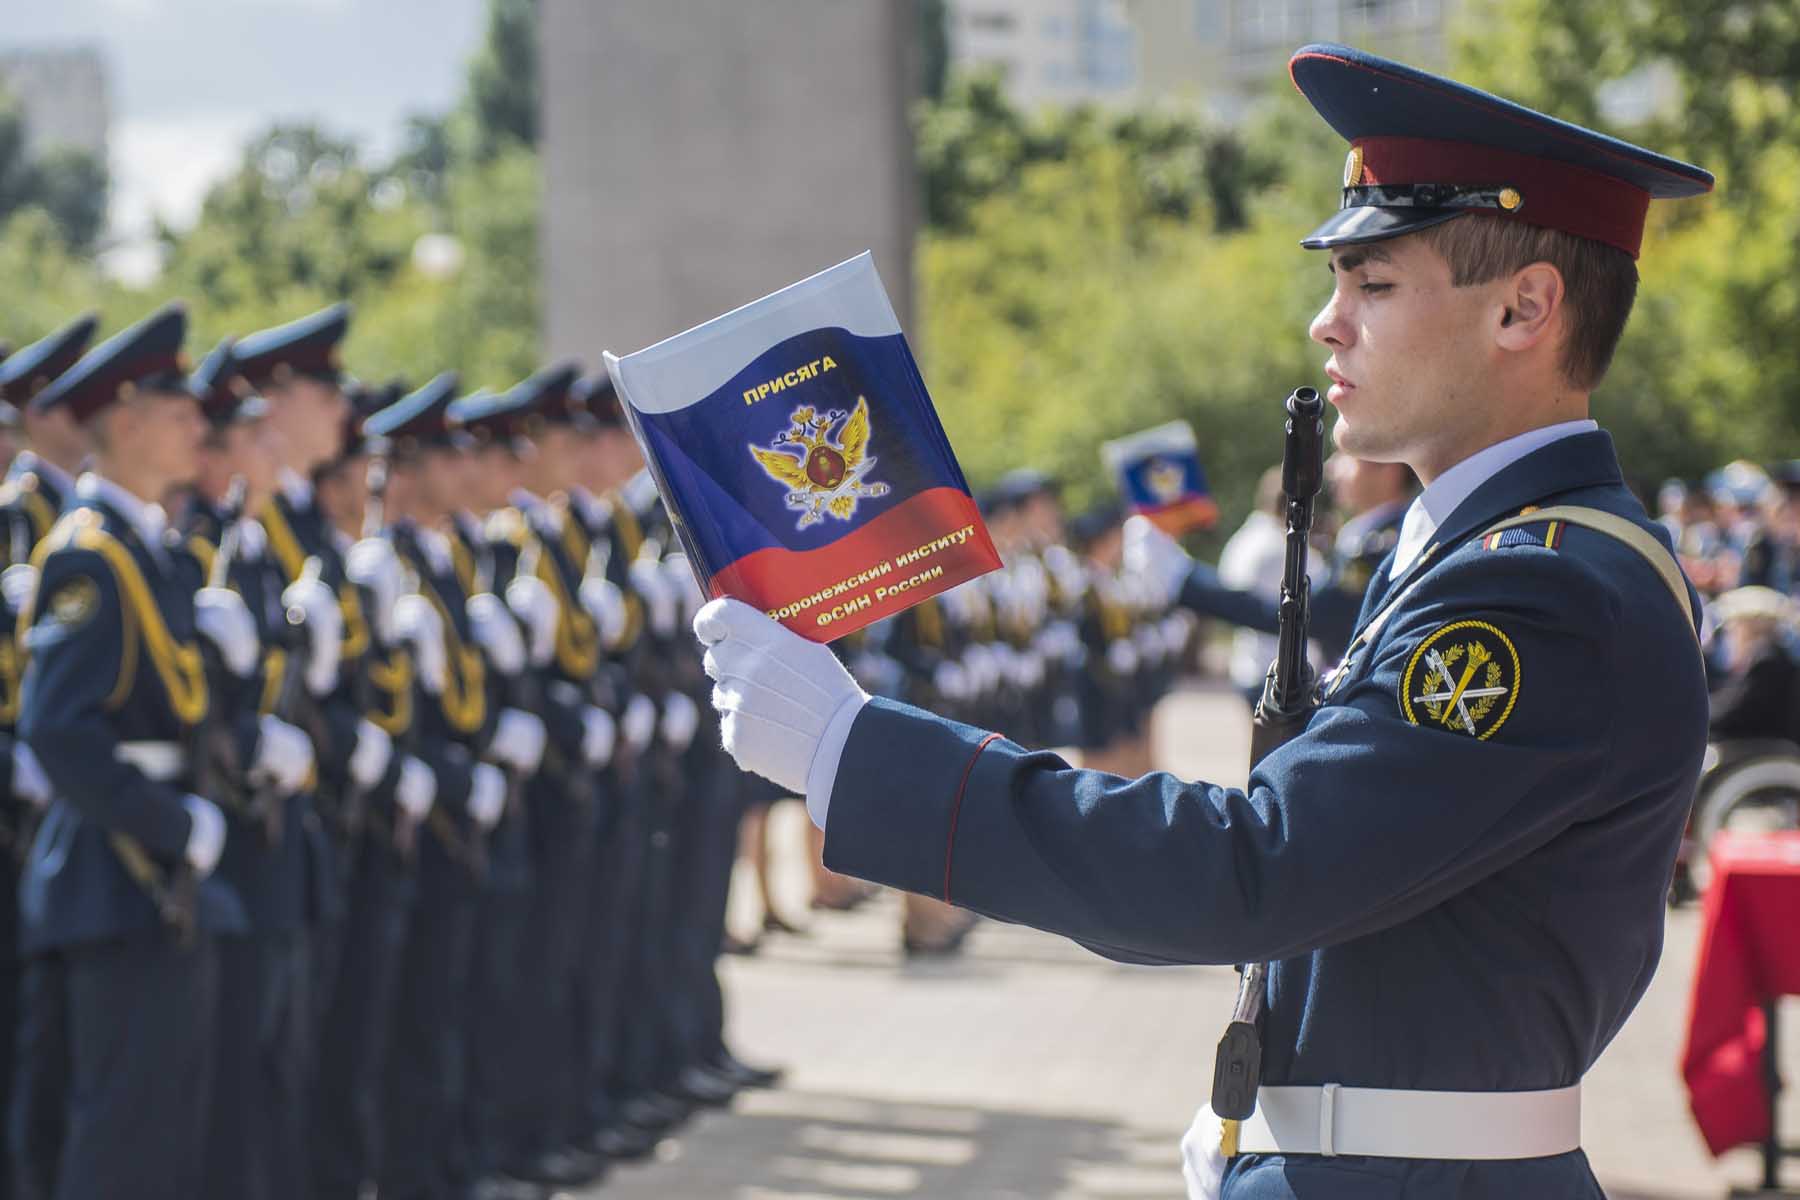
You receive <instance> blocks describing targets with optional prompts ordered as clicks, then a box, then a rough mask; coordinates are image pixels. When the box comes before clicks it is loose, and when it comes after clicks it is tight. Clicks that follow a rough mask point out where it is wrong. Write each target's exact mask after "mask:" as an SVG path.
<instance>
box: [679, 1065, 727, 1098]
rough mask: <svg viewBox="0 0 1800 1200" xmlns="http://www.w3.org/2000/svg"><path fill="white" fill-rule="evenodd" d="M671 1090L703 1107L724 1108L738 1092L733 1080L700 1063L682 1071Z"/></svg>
mask: <svg viewBox="0 0 1800 1200" xmlns="http://www.w3.org/2000/svg"><path fill="white" fill-rule="evenodd" d="M671 1090H672V1091H673V1092H674V1094H675V1095H677V1096H679V1097H681V1098H682V1099H683V1100H689V1101H692V1102H693V1103H694V1104H697V1105H699V1106H700V1107H702V1108H724V1107H725V1106H726V1105H728V1104H730V1103H731V1098H732V1097H733V1096H735V1095H737V1094H738V1089H737V1085H736V1084H734V1083H732V1082H731V1080H729V1079H727V1078H725V1077H724V1076H723V1075H719V1074H716V1073H715V1072H712V1071H708V1070H707V1069H706V1068H705V1067H701V1066H698V1065H696V1066H691V1067H688V1068H687V1069H686V1070H684V1071H682V1073H681V1074H680V1075H678V1076H677V1077H676V1079H675V1084H674V1086H673V1088H672V1089H671Z"/></svg>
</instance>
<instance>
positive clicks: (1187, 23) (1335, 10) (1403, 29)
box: [1126, 0, 1458, 122]
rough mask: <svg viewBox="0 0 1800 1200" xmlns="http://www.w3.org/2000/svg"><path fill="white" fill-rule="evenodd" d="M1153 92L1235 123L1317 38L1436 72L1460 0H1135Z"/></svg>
mask: <svg viewBox="0 0 1800 1200" xmlns="http://www.w3.org/2000/svg"><path fill="white" fill-rule="evenodd" d="M1126 3H1127V4H1128V6H1129V8H1130V12H1131V19H1132V22H1133V24H1134V25H1135V26H1136V27H1137V31H1138V45H1139V46H1140V47H1141V56H1140V59H1139V75H1140V78H1141V88H1142V91H1143V94H1144V95H1145V97H1147V98H1159V99H1181V100H1186V101H1190V102H1192V103H1195V104H1198V105H1200V106H1201V107H1203V108H1204V109H1205V110H1206V111H1207V112H1208V113H1210V114H1211V115H1212V116H1214V117H1215V118H1217V119H1219V120H1222V121H1226V122H1235V121H1238V120H1240V119H1241V118H1242V117H1243V116H1244V114H1245V113H1246V112H1247V111H1248V110H1249V109H1250V107H1251V106H1252V105H1254V103H1255V101H1256V99H1257V97H1258V96H1259V95H1262V94H1264V93H1266V92H1267V90H1268V89H1269V88H1270V87H1271V86H1272V85H1279V84H1281V83H1282V81H1284V80H1285V79H1286V77H1287V72H1286V64H1287V60H1288V56H1289V55H1290V54H1292V53H1293V52H1294V50H1295V49H1296V48H1298V47H1300V46H1303V45H1305V44H1306V43H1308V42H1345V43H1348V44H1349V45H1353V46H1360V47H1362V48H1364V49H1367V50H1373V51H1375V52H1377V53H1380V54H1385V55H1388V56H1390V57H1393V58H1397V59H1400V60H1401V61H1403V62H1408V63H1413V64H1415V65H1417V66H1420V67H1424V68H1426V69H1427V70H1432V69H1437V68H1441V67H1443V66H1444V65H1445V64H1446V63H1447V62H1448V60H1449V56H1450V40H1449V32H1448V23H1449V18H1450V17H1451V16H1452V15H1454V11H1455V9H1456V8H1457V7H1458V0H1126Z"/></svg>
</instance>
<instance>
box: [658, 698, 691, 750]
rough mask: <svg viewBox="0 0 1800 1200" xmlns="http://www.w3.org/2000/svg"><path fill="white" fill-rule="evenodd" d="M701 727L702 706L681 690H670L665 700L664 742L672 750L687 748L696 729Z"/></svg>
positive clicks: (663, 717) (663, 716) (663, 718)
mask: <svg viewBox="0 0 1800 1200" xmlns="http://www.w3.org/2000/svg"><path fill="white" fill-rule="evenodd" d="M699 728H700V706H699V705H697V704H695V703H694V702H693V701H692V700H690V699H688V698H687V697H686V696H685V695H683V694H682V693H680V692H670V693H669V695H668V698H667V699H666V700H664V701H663V712H662V740H663V744H664V745H666V746H668V747H669V748H670V749H671V750H676V751H681V750H686V749H687V748H688V746H689V745H691V744H692V743H693V740H694V731H695V730H697V729H699Z"/></svg>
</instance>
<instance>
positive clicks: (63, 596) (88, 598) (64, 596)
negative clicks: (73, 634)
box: [49, 577, 100, 629]
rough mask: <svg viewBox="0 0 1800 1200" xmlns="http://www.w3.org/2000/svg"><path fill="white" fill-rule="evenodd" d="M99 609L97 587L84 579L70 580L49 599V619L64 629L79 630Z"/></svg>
mask: <svg viewBox="0 0 1800 1200" xmlns="http://www.w3.org/2000/svg"><path fill="white" fill-rule="evenodd" d="M99 607H100V588H99V586H98V585H97V584H95V583H94V581H93V580H91V579H87V578H85V577H84V578H78V579H71V580H69V582H67V583H65V584H64V585H63V586H62V587H60V588H58V589H57V590H56V594H55V595H54V596H52V597H50V604H49V610H50V619H51V620H52V621H55V622H56V623H57V624H59V625H61V626H62V627H63V628H65V629H79V628H81V626H83V625H86V624H87V623H88V621H89V620H90V619H92V617H93V615H94V611H95V610H96V609H98V608H99Z"/></svg>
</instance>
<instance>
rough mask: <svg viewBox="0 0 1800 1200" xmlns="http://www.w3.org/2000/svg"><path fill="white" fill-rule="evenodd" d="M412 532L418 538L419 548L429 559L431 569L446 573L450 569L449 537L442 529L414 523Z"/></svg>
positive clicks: (442, 573)
mask: <svg viewBox="0 0 1800 1200" xmlns="http://www.w3.org/2000/svg"><path fill="white" fill-rule="evenodd" d="M413 534H414V536H416V537H417V538H418V540H419V549H420V550H421V551H423V552H424V555H425V557H426V558H427V559H429V560H430V562H431V569H432V570H433V571H434V572H436V573H437V574H439V575H448V574H449V573H450V569H451V559H450V539H449V538H448V537H446V536H445V534H444V532H443V530H441V529H430V528H427V527H426V526H424V525H416V526H414V527H413Z"/></svg>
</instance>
